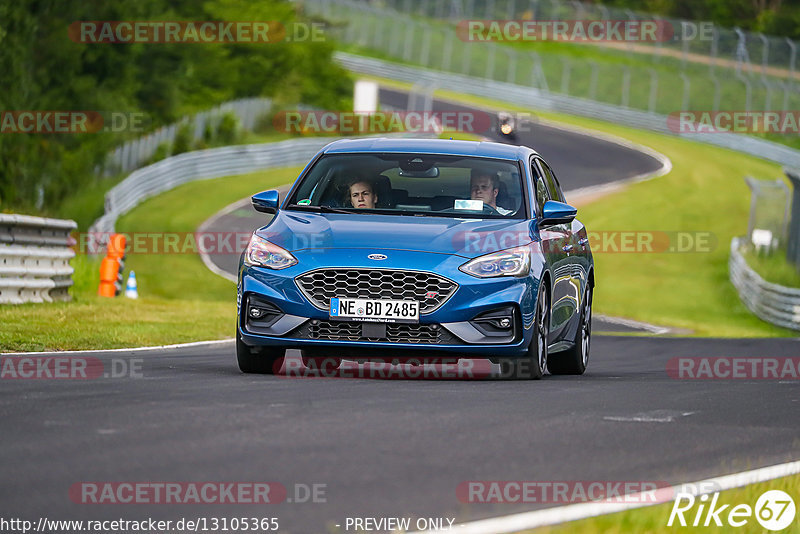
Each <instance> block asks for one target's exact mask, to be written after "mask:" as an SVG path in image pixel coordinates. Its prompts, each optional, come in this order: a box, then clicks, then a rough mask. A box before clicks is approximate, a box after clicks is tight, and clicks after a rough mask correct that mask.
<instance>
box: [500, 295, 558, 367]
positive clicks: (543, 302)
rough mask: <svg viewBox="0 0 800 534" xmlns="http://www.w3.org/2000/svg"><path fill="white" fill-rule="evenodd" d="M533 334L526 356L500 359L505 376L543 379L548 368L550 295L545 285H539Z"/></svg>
mask: <svg viewBox="0 0 800 534" xmlns="http://www.w3.org/2000/svg"><path fill="white" fill-rule="evenodd" d="M533 336H534V337H533V340H531V344H530V345H529V346H528V353H527V354H526V355H525V356H524V357H522V358H516V359H505V360H501V361H500V370H501V373H502V376H503V377H505V378H519V379H524V380H541V378H542V377H543V376H544V372H545V370H546V369H547V343H548V341H547V340H548V338H549V337H550V297H549V295H548V294H547V287H546V286H544V285H541V286H539V298H538V299H536V318H535V320H534V332H533Z"/></svg>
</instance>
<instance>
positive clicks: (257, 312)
mask: <svg viewBox="0 0 800 534" xmlns="http://www.w3.org/2000/svg"><path fill="white" fill-rule="evenodd" d="M249 313H250V317H252V318H253V319H260V318H261V317H263V316H264V314H265V313H266V310H263V309H261V308H250V312H249Z"/></svg>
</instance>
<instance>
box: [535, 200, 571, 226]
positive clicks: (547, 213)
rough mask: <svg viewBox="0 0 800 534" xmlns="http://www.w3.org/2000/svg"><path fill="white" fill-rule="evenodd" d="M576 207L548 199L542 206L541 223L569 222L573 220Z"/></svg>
mask: <svg viewBox="0 0 800 534" xmlns="http://www.w3.org/2000/svg"><path fill="white" fill-rule="evenodd" d="M577 214H578V209H577V208H575V207H573V206H570V205H569V204H565V203H564V202H557V201H555V200H548V201H547V202H545V203H544V207H543V208H542V220H541V224H570V223H572V221H574V220H575V215H577Z"/></svg>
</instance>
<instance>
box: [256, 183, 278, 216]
mask: <svg viewBox="0 0 800 534" xmlns="http://www.w3.org/2000/svg"><path fill="white" fill-rule="evenodd" d="M250 200H252V202H253V208H254V209H255V210H256V211H260V212H262V213H276V212H277V211H278V192H277V191H275V190H274V189H273V190H271V191H262V192H261V193H258V194H256V195H253V196H252V197H250Z"/></svg>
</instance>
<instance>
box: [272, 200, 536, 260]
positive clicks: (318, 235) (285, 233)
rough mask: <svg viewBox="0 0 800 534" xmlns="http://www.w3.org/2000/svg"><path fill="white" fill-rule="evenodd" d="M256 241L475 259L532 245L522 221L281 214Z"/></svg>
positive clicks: (298, 247) (288, 247)
mask: <svg viewBox="0 0 800 534" xmlns="http://www.w3.org/2000/svg"><path fill="white" fill-rule="evenodd" d="M256 233H257V234H258V235H259V236H260V237H263V238H264V239H267V240H269V241H271V242H272V243H275V244H276V245H278V246H281V247H283V248H285V249H286V250H289V251H301V250H309V249H310V250H313V249H329V248H347V249H353V248H363V249H370V250H380V249H387V250H413V251H420V252H430V253H436V254H454V255H458V256H463V257H465V258H474V257H477V256H481V255H483V254H487V253H490V252H496V251H498V250H503V249H507V248H511V247H515V246H519V245H523V244H526V243H530V242H531V236H530V227H529V223H528V221H526V220H520V219H514V220H504V219H455V218H449V217H410V216H400V215H378V214H363V215H362V214H355V213H354V214H349V213H347V214H344V213H341V214H340V213H325V214H317V213H303V212H300V211H292V212H288V211H283V210H281V211H279V212H278V214H277V215H276V216H275V217H274V218H273V220H272V222H270V224H268V225H267V226H265V227H263V228H260V229H259V230H258V231H257V232H256Z"/></svg>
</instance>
